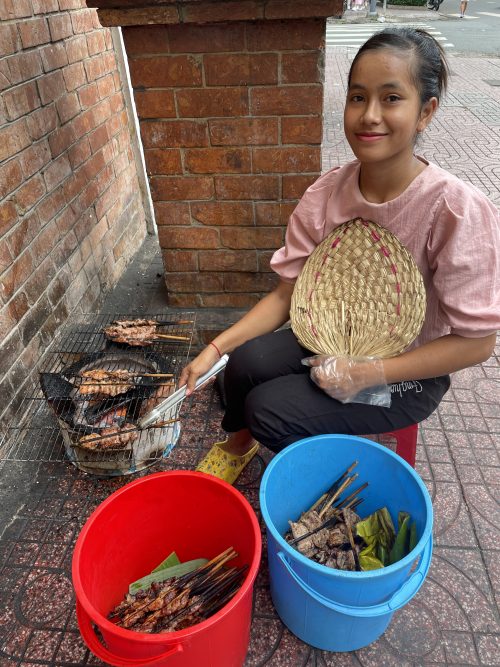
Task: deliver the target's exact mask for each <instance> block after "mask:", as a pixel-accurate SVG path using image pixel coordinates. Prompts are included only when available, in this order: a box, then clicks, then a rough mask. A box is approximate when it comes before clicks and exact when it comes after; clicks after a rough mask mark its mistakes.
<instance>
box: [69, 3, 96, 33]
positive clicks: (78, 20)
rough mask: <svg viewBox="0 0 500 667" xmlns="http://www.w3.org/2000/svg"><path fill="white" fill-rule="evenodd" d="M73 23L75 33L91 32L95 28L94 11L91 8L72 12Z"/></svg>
mask: <svg viewBox="0 0 500 667" xmlns="http://www.w3.org/2000/svg"><path fill="white" fill-rule="evenodd" d="M71 24H72V26H73V31H74V32H75V34H78V33H84V32H90V31H91V30H93V28H94V16H93V12H92V11H91V10H89V9H83V10H81V11H77V12H73V13H72V14H71Z"/></svg>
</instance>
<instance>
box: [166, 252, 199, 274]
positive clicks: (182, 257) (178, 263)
mask: <svg viewBox="0 0 500 667" xmlns="http://www.w3.org/2000/svg"><path fill="white" fill-rule="evenodd" d="M162 257H163V265H164V266H165V270H166V271H174V272H179V271H198V252H197V251H196V250H163V251H162Z"/></svg>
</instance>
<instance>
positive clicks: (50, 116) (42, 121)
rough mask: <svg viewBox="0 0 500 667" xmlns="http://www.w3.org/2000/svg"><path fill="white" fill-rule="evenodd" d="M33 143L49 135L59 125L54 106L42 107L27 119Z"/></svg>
mask: <svg viewBox="0 0 500 667" xmlns="http://www.w3.org/2000/svg"><path fill="white" fill-rule="evenodd" d="M26 122H27V124H28V130H29V133H30V135H31V138H32V139H33V141H37V140H38V139H41V137H43V136H45V135H46V134H49V132H52V130H53V129H54V128H55V127H56V125H57V111H56V107H55V105H54V104H51V105H50V106H47V107H42V108H41V109H37V110H36V111H34V112H33V113H31V114H30V115H29V116H28V118H27V119H26Z"/></svg>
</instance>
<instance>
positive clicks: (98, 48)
mask: <svg viewBox="0 0 500 667" xmlns="http://www.w3.org/2000/svg"><path fill="white" fill-rule="evenodd" d="M106 32H107V31H106ZM87 48H88V50H89V54H90V55H91V56H93V55H95V54H97V53H103V51H106V38H105V31H104V30H94V32H91V33H89V34H88V35H87Z"/></svg>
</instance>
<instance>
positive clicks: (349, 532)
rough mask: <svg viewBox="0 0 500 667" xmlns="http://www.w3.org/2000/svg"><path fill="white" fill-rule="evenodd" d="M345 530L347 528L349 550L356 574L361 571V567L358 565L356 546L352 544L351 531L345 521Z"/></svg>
mask: <svg viewBox="0 0 500 667" xmlns="http://www.w3.org/2000/svg"><path fill="white" fill-rule="evenodd" d="M345 525H346V528H347V537H348V538H349V543H350V545H351V550H352V555H353V556H354V567H355V568H356V572H360V571H361V565H360V564H359V558H358V552H357V551H356V545H355V544H354V537H353V536H352V529H351V526H350V525H349V524H348V523H347V521H346V524H345Z"/></svg>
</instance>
